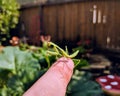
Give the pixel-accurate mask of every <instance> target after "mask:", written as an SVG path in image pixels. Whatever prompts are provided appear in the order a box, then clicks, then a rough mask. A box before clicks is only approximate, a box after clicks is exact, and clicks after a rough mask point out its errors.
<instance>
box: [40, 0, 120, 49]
mask: <svg viewBox="0 0 120 96" xmlns="http://www.w3.org/2000/svg"><path fill="white" fill-rule="evenodd" d="M95 10H96V12H95ZM119 10H120V0H98V1H97V0H96V1H95V0H94V1H92V0H91V1H82V2H71V3H61V4H53V5H52V4H51V5H49V4H48V5H43V6H42V14H43V26H44V30H43V31H44V32H45V33H46V34H49V35H51V36H52V40H53V41H61V40H69V41H75V40H76V39H78V38H79V39H81V40H85V39H88V38H91V39H93V40H95V41H96V44H97V45H99V46H101V47H106V46H107V45H109V46H110V47H117V46H120V43H119V42H120V27H119V26H120V11H119ZM93 13H94V15H93ZM93 18H94V19H93ZM107 42H108V43H107Z"/></svg>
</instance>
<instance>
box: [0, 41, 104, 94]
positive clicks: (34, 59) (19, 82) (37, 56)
mask: <svg viewBox="0 0 120 96" xmlns="http://www.w3.org/2000/svg"><path fill="white" fill-rule="evenodd" d="M52 45H54V44H53V43H52ZM55 46H56V45H55ZM55 46H53V47H50V48H44V47H36V46H29V45H25V46H24V45H22V46H20V47H5V48H4V49H3V51H2V52H1V53H0V96H22V94H23V93H24V92H25V91H26V90H27V89H28V88H29V87H30V86H31V85H32V84H33V83H34V82H35V81H36V80H37V79H38V78H39V77H40V76H42V75H43V74H44V73H45V72H46V71H47V70H48V68H49V67H50V66H51V64H53V63H54V62H55V61H56V60H57V59H58V58H60V57H61V56H68V57H69V56H72V57H74V56H76V55H77V54H76V53H73V54H72V55H69V54H68V53H69V52H68V51H67V49H66V50H65V51H64V50H63V49H60V48H58V47H57V48H58V49H56V47H55ZM56 53H57V54H56ZM59 53H60V55H59ZM72 59H73V58H72ZM73 61H74V63H75V65H76V68H75V69H74V73H73V76H72V79H71V81H70V83H69V85H68V89H67V92H66V95H67V96H102V95H101V94H102V91H101V88H100V86H99V85H98V84H97V83H96V82H95V81H93V80H91V74H86V73H84V72H80V71H78V70H77V69H79V68H81V67H82V66H86V65H88V63H87V61H86V60H82V59H75V58H74V59H73ZM91 85H92V86H91Z"/></svg>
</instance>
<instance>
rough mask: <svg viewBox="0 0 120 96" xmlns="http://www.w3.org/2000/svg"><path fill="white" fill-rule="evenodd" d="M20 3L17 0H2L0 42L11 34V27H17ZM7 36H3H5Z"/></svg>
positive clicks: (0, 0)
mask: <svg viewBox="0 0 120 96" xmlns="http://www.w3.org/2000/svg"><path fill="white" fill-rule="evenodd" d="M18 8H19V4H18V3H17V1H16V0H0V36H1V38H0V42H1V41H5V40H6V38H7V37H8V36H9V31H10V29H11V28H15V26H16V24H17V23H18V17H19V11H18ZM4 35H5V36H6V37H4V38H3V36H4Z"/></svg>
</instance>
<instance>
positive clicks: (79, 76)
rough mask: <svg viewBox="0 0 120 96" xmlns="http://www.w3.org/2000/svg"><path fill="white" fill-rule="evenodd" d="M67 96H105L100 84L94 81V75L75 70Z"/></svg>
mask: <svg viewBox="0 0 120 96" xmlns="http://www.w3.org/2000/svg"><path fill="white" fill-rule="evenodd" d="M66 95H67V96H103V91H102V90H101V88H100V86H99V84H97V83H96V82H94V81H93V80H92V75H91V74H90V73H86V72H80V71H78V70H75V72H74V74H73V76H72V79H71V81H70V83H69V85H68V89H67V93H66Z"/></svg>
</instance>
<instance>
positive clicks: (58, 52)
mask: <svg viewBox="0 0 120 96" xmlns="http://www.w3.org/2000/svg"><path fill="white" fill-rule="evenodd" d="M48 46H53V49H54V50H48V51H47V53H48V54H50V55H55V56H58V57H66V58H71V59H72V60H73V62H74V64H75V66H77V65H78V64H79V63H80V59H73V58H74V57H76V56H77V55H78V53H79V50H77V51H75V52H74V53H72V54H70V55H69V53H68V48H67V47H66V48H65V50H63V49H62V48H60V47H59V46H58V45H56V44H55V43H53V42H48Z"/></svg>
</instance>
